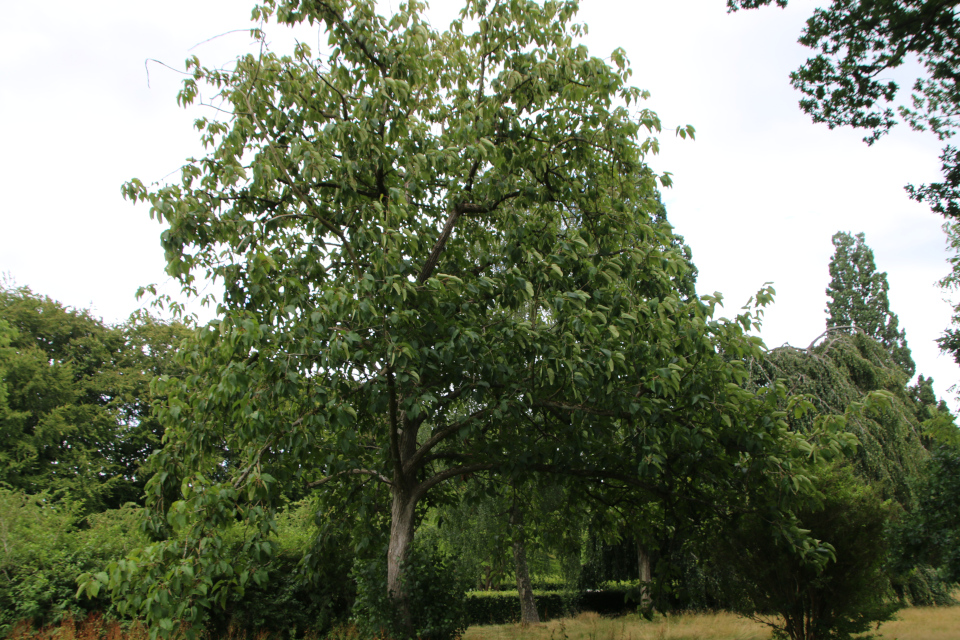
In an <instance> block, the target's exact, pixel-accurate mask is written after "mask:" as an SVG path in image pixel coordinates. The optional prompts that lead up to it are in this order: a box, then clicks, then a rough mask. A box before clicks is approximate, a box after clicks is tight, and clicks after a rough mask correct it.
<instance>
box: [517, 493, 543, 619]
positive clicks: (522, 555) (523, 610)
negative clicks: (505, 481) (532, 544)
mask: <svg viewBox="0 0 960 640" xmlns="http://www.w3.org/2000/svg"><path fill="white" fill-rule="evenodd" d="M510 525H511V529H512V531H511V534H512V537H513V562H514V564H515V565H516V574H517V593H518V594H519V595H520V624H522V625H528V624H540V614H538V613H537V604H536V602H534V600H533V585H532V584H531V583H530V571H529V570H528V569H527V546H526V544H525V543H524V541H523V513H522V512H521V511H520V509H519V508H518V507H517V503H516V500H514V503H513V507H512V508H511V509H510Z"/></svg>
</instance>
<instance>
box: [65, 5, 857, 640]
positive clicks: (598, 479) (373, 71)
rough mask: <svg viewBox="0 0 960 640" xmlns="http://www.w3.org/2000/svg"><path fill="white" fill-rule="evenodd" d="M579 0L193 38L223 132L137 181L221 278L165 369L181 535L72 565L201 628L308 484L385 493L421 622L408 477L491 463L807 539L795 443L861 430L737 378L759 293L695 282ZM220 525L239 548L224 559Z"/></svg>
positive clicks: (395, 566)
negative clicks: (290, 35) (808, 416)
mask: <svg viewBox="0 0 960 640" xmlns="http://www.w3.org/2000/svg"><path fill="white" fill-rule="evenodd" d="M576 9H577V5H576V3H575V2H544V3H543V4H537V3H534V2H524V1H521V0H510V1H496V2H487V1H485V0H471V1H469V2H468V3H467V5H466V7H465V9H464V10H463V11H462V13H461V16H460V18H458V19H457V20H455V21H454V22H453V23H452V24H451V25H450V27H449V29H448V30H447V31H444V32H442V33H440V32H437V31H435V30H434V29H433V28H432V27H431V26H430V25H429V24H428V23H426V22H425V21H424V19H423V17H422V16H421V12H422V10H423V5H422V4H420V3H419V2H416V1H411V2H408V3H406V4H403V5H401V7H400V9H399V10H398V11H397V12H396V13H394V14H393V15H391V16H389V17H383V16H380V15H378V14H377V13H376V11H375V5H374V3H373V2H372V1H360V2H356V1H353V2H347V1H346V0H310V1H303V2H300V1H298V0H277V1H269V2H266V3H264V4H263V5H261V6H258V7H257V8H255V9H254V18H255V19H257V20H266V19H268V18H271V19H273V18H275V19H276V20H277V21H278V22H280V23H283V24H299V23H309V24H315V25H318V26H319V28H321V29H322V30H323V31H324V32H325V33H326V34H327V37H328V47H327V48H326V49H324V50H323V51H320V52H316V53H314V52H312V51H311V50H310V48H309V47H308V46H307V45H305V44H299V45H297V46H296V47H295V49H294V51H293V53H292V55H284V56H281V55H276V54H274V53H271V52H270V51H269V49H268V48H267V47H266V45H265V44H264V45H263V47H262V53H261V54H260V55H256V56H252V55H251V56H246V57H242V58H239V59H238V60H237V62H236V65H235V67H234V68H233V69H230V70H221V69H211V68H207V67H204V66H202V65H201V64H200V62H199V61H198V60H197V59H196V58H191V59H190V60H188V62H187V65H188V69H189V71H190V73H191V77H190V78H189V79H188V80H187V81H186V82H185V84H184V88H183V90H182V91H181V92H180V95H179V100H180V101H181V102H182V103H192V102H194V101H196V100H198V99H199V96H200V95H201V93H200V90H201V88H204V93H205V94H206V95H210V93H211V92H213V93H215V94H216V98H215V100H217V105H218V109H219V111H218V113H223V112H226V113H227V115H226V116H222V117H221V118H220V119H200V120H198V121H197V128H198V129H199V130H200V131H201V132H202V137H203V142H204V143H205V145H206V147H207V149H208V152H207V155H206V156H204V157H202V158H200V159H197V160H192V161H190V162H189V163H188V164H187V165H185V166H184V167H183V170H182V178H181V180H180V182H179V183H175V184H166V185H155V186H151V187H149V188H148V187H147V186H145V185H143V184H142V183H141V182H139V181H136V180H134V181H132V182H130V183H128V184H127V185H126V186H125V187H124V191H125V193H126V195H127V197H128V198H130V199H131V200H134V201H138V202H139V201H145V202H148V203H150V205H151V215H152V216H154V217H156V218H158V219H159V220H161V221H163V222H164V223H165V224H166V225H167V228H166V230H165V231H164V232H163V234H162V243H163V247H164V250H165V252H166V258H167V272H168V273H169V274H170V275H171V276H172V277H174V278H176V279H178V280H179V281H180V283H181V284H182V285H183V289H184V291H185V292H187V293H188V294H197V291H198V289H199V282H200V281H201V279H207V280H210V281H213V282H216V283H218V285H220V286H222V299H221V302H220V303H219V307H218V318H217V319H216V320H213V321H211V322H210V323H208V324H207V325H206V326H205V327H203V328H202V329H201V330H199V331H198V332H197V334H196V337H195V339H194V341H193V343H192V344H190V345H188V346H187V347H185V348H184V349H183V350H182V351H181V354H182V357H183V358H184V360H185V361H187V362H189V363H190V366H191V367H192V368H193V370H194V371H195V372H196V373H195V374H194V375H191V376H189V377H185V378H181V379H172V378H171V379H165V380H161V383H160V385H161V387H162V388H163V390H164V391H165V392H166V393H167V397H168V402H167V403H166V405H165V407H164V408H163V410H162V418H163V421H164V424H165V426H166V438H165V444H164V447H163V449H162V451H161V452H159V453H158V454H156V455H155V456H154V457H153V458H152V468H153V471H154V476H153V479H152V480H151V482H150V483H149V485H148V487H147V493H148V499H149V502H150V504H149V507H150V510H151V512H152V513H153V514H154V518H153V520H152V521H151V526H152V527H153V530H154V532H155V534H156V535H158V536H160V537H162V538H164V539H163V540H162V541H161V542H159V543H158V544H155V545H152V546H150V547H148V548H146V549H143V550H141V551H140V552H139V553H138V554H134V555H133V556H131V557H130V558H128V559H126V560H124V561H123V562H120V563H116V564H115V565H113V566H112V567H111V568H110V569H109V571H107V572H105V573H103V574H99V575H93V576H87V577H86V578H85V581H84V583H83V587H82V590H84V591H86V592H87V593H93V594H95V593H97V592H98V591H99V590H100V589H101V588H103V587H107V588H109V589H111V590H112V593H113V594H114V597H115V598H116V599H117V602H118V606H119V608H120V610H121V611H125V612H128V613H139V614H142V615H145V616H147V617H148V619H150V620H151V621H152V622H153V623H154V629H156V630H157V631H160V632H166V631H169V630H172V629H173V628H174V626H175V624H176V623H177V622H178V621H182V622H186V623H189V624H190V625H192V626H191V628H197V627H198V626H199V624H200V623H201V622H202V620H203V618H204V615H205V613H204V612H205V611H206V610H207V609H208V608H209V607H211V606H213V605H214V604H216V603H217V602H219V601H222V600H223V599H224V598H226V597H227V594H228V593H229V592H230V591H231V590H234V589H242V588H243V586H244V585H245V584H246V583H247V582H248V581H249V580H251V579H253V580H254V581H259V580H262V579H263V577H264V572H263V569H262V566H263V562H265V561H266V559H267V558H269V556H270V555H271V554H272V553H273V552H274V551H275V549H276V541H275V530H276V525H275V513H276V510H277V507H278V504H279V503H280V502H281V497H282V494H283V491H284V490H285V489H287V488H289V487H290V486H295V487H299V488H301V489H302V490H303V491H304V492H314V493H323V494H324V495H325V496H326V499H327V500H328V501H330V500H336V499H337V496H344V499H345V500H349V499H353V500H355V502H353V503H352V504H349V508H351V509H356V510H365V509H368V507H369V508H372V507H373V506H378V507H382V508H385V509H388V512H389V521H390V524H389V545H388V551H387V584H386V585H385V589H386V592H387V593H388V594H389V598H390V601H391V602H392V603H393V605H392V606H393V607H394V609H395V610H396V611H397V612H399V615H398V619H399V622H398V628H397V629H396V630H394V633H397V634H398V635H404V636H414V635H418V634H419V633H420V630H419V629H418V628H417V626H416V613H417V612H416V611H411V609H410V606H409V603H410V598H409V597H408V596H409V588H410V585H411V584H412V580H411V576H409V575H407V573H406V567H407V566H408V562H407V559H408V558H409V557H410V550H411V546H412V543H413V539H414V535H415V525H416V518H417V513H418V511H417V507H418V505H422V504H423V503H424V501H425V500H426V499H427V498H428V496H430V495H433V494H434V493H435V492H436V491H437V490H438V488H439V487H442V486H443V484H444V483H447V482H449V481H451V480H453V479H457V478H459V479H463V480H464V481H467V482H469V481H471V479H472V478H474V477H476V475H475V474H478V473H480V472H489V473H492V474H502V475H501V476H500V477H507V478H510V477H515V478H518V480H522V478H523V474H551V475H556V476H563V477H567V478H573V479H576V480H577V481H578V482H582V483H594V484H596V485H601V484H602V485H603V486H604V487H618V488H620V489H622V490H623V491H633V492H636V493H637V494H638V495H647V496H649V497H650V498H651V499H654V498H666V497H670V498H671V499H675V497H676V496H685V499H686V500H687V501H688V502H689V505H688V507H689V509H693V508H694V501H698V502H697V503H696V504H716V503H718V502H721V503H724V504H725V505H727V506H728V508H739V507H737V505H740V506H741V507H743V508H748V507H749V508H750V509H753V510H758V509H762V510H764V512H765V513H766V515H767V516H768V517H769V518H770V519H779V521H782V522H783V527H782V531H783V532H784V533H785V534H786V535H788V536H789V537H791V539H793V540H794V541H795V542H796V544H797V545H798V546H799V547H800V548H802V549H806V550H807V551H809V552H811V553H813V552H815V551H816V547H817V545H816V543H815V541H811V540H807V539H805V538H804V537H803V533H802V532H801V531H800V530H799V529H798V528H797V527H795V526H794V525H793V524H791V521H790V520H789V518H786V519H784V518H780V515H781V514H783V513H784V512H785V511H786V509H787V508H788V507H789V501H790V497H791V496H793V495H795V494H796V493H797V492H798V491H802V490H803V489H804V487H805V486H806V485H807V484H808V483H807V482H806V479H805V476H803V475H802V474H800V473H798V469H799V468H800V466H801V465H802V464H803V463H804V462H805V461H807V460H809V459H810V458H811V457H813V458H816V457H817V456H818V455H820V453H821V452H822V451H827V452H836V451H839V450H840V448H841V447H842V445H843V443H844V439H843V437H842V436H835V435H834V434H833V433H832V431H831V429H832V428H833V427H832V423H830V422H829V421H822V422H821V423H818V427H817V428H814V429H812V430H810V431H809V432H804V433H798V432H791V431H790V430H789V429H788V425H787V423H786V421H785V419H784V415H783V413H782V412H781V410H780V407H779V402H780V400H781V398H782V395H783V387H782V386H780V385H776V384H774V385H771V386H770V387H767V388H764V389H759V390H750V389H747V388H746V385H745V383H746V381H747V379H748V370H747V367H746V365H745V362H746V360H747V359H749V358H750V357H751V356H752V355H757V354H758V353H759V349H760V343H759V340H757V339H755V338H750V337H747V336H746V335H745V329H749V328H750V326H751V323H752V321H753V318H752V317H751V316H750V315H749V314H745V315H743V316H741V317H739V318H737V319H736V320H735V321H722V320H717V319H714V318H713V311H714V306H715V304H716V302H717V298H716V297H711V298H704V299H699V298H697V297H695V296H690V295H688V294H687V293H685V292H684V291H683V290H684V289H685V288H687V287H686V286H685V284H684V283H688V282H689V281H690V278H691V271H690V270H691V265H690V262H689V260H688V259H687V256H686V255H685V254H684V252H683V251H682V250H681V248H680V246H679V245H678V243H677V242H676V238H675V237H674V236H673V235H672V232H671V229H670V227H669V225H667V224H666V223H665V221H663V220H662V216H659V217H658V215H657V212H658V211H659V210H660V209H659V207H660V205H659V197H658V194H657V191H656V189H657V186H658V183H660V184H666V183H668V177H667V176H657V175H656V174H655V173H654V172H653V171H652V170H651V169H650V168H649V167H648V166H647V165H646V164H645V157H646V156H647V155H648V154H650V153H653V152H655V151H656V149H657V141H656V138H654V137H651V136H654V135H656V133H657V132H658V131H659V130H660V126H661V125H660V121H659V120H658V118H657V116H656V115H655V114H654V113H652V112H650V111H648V110H646V109H643V108H641V106H640V104H641V102H640V101H641V100H642V99H643V98H644V97H645V94H644V93H643V92H641V91H640V90H638V89H636V88H633V87H631V86H629V85H628V84H627V80H628V77H629V75H630V69H629V66H628V64H627V61H626V60H625V58H624V54H623V51H622V50H619V49H618V50H615V51H614V52H613V53H612V54H611V56H610V58H609V59H610V62H609V63H608V62H606V61H604V60H601V59H598V58H595V57H591V56H590V55H589V54H588V52H587V50H586V49H585V48H584V47H583V46H581V45H578V44H576V43H575V42H574V37H575V36H578V35H580V34H581V33H582V31H583V29H582V27H581V26H578V25H576V24H574V23H573V22H572V19H573V16H574V14H575V11H576ZM255 36H256V37H260V38H262V33H260V32H259V31H255ZM678 133H679V134H682V135H683V136H684V137H686V136H687V135H690V134H692V129H689V128H681V129H678ZM761 297H762V298H763V300H764V301H766V300H767V299H768V298H769V292H763V293H762V296H761ZM350 485H355V486H356V487H358V488H359V489H358V491H338V490H337V488H338V487H340V486H350ZM371 485H379V486H380V487H381V489H380V490H379V491H375V490H369V487H370V486H371ZM517 486H518V487H522V486H524V485H523V484H518V485H517ZM377 496H384V498H383V499H384V500H386V502H387V504H384V503H383V502H380V503H378V504H377V505H374V502H375V501H376V500H377ZM321 518H322V517H321ZM238 523H239V525H238ZM233 526H241V527H242V528H243V530H244V535H243V537H242V539H243V541H244V542H243V547H242V549H241V554H240V557H241V558H246V560H238V561H235V562H234V563H233V564H228V563H227V562H226V561H225V560H224V551H223V549H224V543H223V531H224V530H225V529H227V528H230V527H233ZM356 535H357V539H355V544H356V545H357V546H358V547H362V546H363V545H365V544H368V543H369V540H367V539H365V538H364V537H363V535H364V534H363V533H362V532H360V533H357V534H356Z"/></svg>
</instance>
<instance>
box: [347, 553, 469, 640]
mask: <svg viewBox="0 0 960 640" xmlns="http://www.w3.org/2000/svg"><path fill="white" fill-rule="evenodd" d="M406 563H407V564H406V567H405V569H406V570H405V571H404V572H403V580H404V584H403V588H404V590H405V591H406V593H407V597H408V598H409V603H410V604H409V606H410V611H411V613H412V623H413V629H414V635H415V637H416V638H423V639H424V640H455V639H456V638H459V637H460V635H461V634H462V633H463V632H464V630H466V628H467V625H468V624H470V622H471V620H470V615H469V611H468V608H467V601H466V598H467V595H466V592H467V589H468V587H469V585H470V582H472V576H471V575H470V574H468V573H467V572H466V571H464V567H463V566H462V565H460V563H459V562H458V561H457V560H456V559H455V558H453V557H451V556H449V555H447V554H445V553H444V552H442V551H440V550H439V549H438V548H437V546H436V545H435V543H431V542H426V543H424V542H423V541H422V540H418V544H417V545H416V546H414V549H413V551H412V552H411V553H410V555H409V556H408V558H407V560H406ZM354 578H355V579H356V583H357V599H356V602H355V603H354V606H353V615H352V618H353V620H354V621H355V622H356V624H357V626H358V628H359V629H360V632H361V634H362V635H363V637H368V638H374V637H388V638H396V637H402V636H403V634H404V633H405V626H406V624H405V621H404V620H403V619H402V618H401V612H400V611H399V610H398V609H397V607H396V604H395V603H394V602H393V600H392V599H391V598H390V596H389V593H388V592H387V589H386V588H385V587H386V584H387V554H386V553H381V554H379V555H378V556H376V557H375V558H374V559H373V560H371V561H369V562H366V563H360V564H358V565H357V566H356V567H355V568H354Z"/></svg>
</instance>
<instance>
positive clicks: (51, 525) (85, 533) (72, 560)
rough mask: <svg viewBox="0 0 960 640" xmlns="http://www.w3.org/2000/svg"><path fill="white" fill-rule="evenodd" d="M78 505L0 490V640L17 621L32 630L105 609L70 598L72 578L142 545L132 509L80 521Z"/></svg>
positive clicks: (102, 601) (102, 602)
mask: <svg viewBox="0 0 960 640" xmlns="http://www.w3.org/2000/svg"><path fill="white" fill-rule="evenodd" d="M83 509H84V507H83V505H81V504H79V503H73V502H69V501H64V500H60V501H55V500H53V498H52V496H51V495H50V494H48V493H41V494H38V495H26V494H24V493H23V492H21V491H12V490H10V489H5V488H0V635H5V634H6V632H7V631H8V630H9V629H10V628H11V626H12V625H14V624H15V623H16V622H18V621H20V620H33V622H34V623H35V624H37V625H43V624H49V623H55V622H58V621H59V620H61V619H62V618H63V617H64V616H67V615H76V616H81V617H82V616H84V615H86V613H88V612H90V611H98V610H100V611H102V610H106V609H108V608H109V600H108V599H106V598H103V597H101V598H94V599H82V600H78V599H77V598H76V591H77V578H78V577H79V576H80V575H81V574H83V573H84V572H89V571H99V570H101V569H102V568H103V567H104V566H105V565H106V564H107V563H108V562H110V561H112V560H115V559H117V558H119V557H122V556H123V555H125V554H126V553H129V552H130V551H132V550H133V549H134V548H136V547H138V546H140V545H142V544H144V543H145V542H146V539H145V538H144V537H143V536H142V535H141V534H140V533H139V528H138V522H139V520H138V517H137V514H136V512H135V510H134V509H132V508H129V507H128V508H124V509H118V510H114V511H110V512H105V513H102V514H96V515H90V516H86V517H83V515H82V511H83Z"/></svg>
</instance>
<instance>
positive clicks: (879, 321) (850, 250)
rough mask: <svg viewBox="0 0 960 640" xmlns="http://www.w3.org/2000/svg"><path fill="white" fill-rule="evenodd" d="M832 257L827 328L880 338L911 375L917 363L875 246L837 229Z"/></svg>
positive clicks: (857, 236)
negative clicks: (880, 269)
mask: <svg viewBox="0 0 960 640" xmlns="http://www.w3.org/2000/svg"><path fill="white" fill-rule="evenodd" d="M833 246H834V248H835V250H834V253H833V257H832V258H831V259H830V277H831V280H830V286H828V287H827V296H829V298H830V300H829V301H828V302H827V328H828V329H831V328H844V329H851V330H859V331H862V332H863V333H865V334H866V335H868V336H870V337H871V338H873V339H875V340H877V341H878V342H879V343H880V344H882V345H883V346H884V347H885V348H886V349H887V350H888V351H889V352H890V355H891V356H893V359H894V361H895V362H896V363H897V364H899V365H900V366H901V367H902V368H903V370H904V371H905V372H906V373H907V375H908V376H911V377H912V376H913V373H914V371H915V370H916V365H915V364H914V362H913V356H912V355H911V353H910V347H908V346H907V337H906V332H905V331H904V330H903V329H900V328H899V322H900V320H899V319H898V318H897V314H895V313H893V312H892V311H890V300H889V298H888V297H887V292H888V291H889V289H890V285H889V284H888V283H887V274H886V273H884V272H878V271H877V266H876V263H875V262H874V260H873V250H872V249H871V248H870V247H868V246H867V244H866V243H865V242H864V235H863V234H862V233H858V234H857V235H856V236H855V237H854V236H851V235H850V234H849V233H845V232H842V231H838V232H837V233H835V234H834V236H833Z"/></svg>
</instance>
